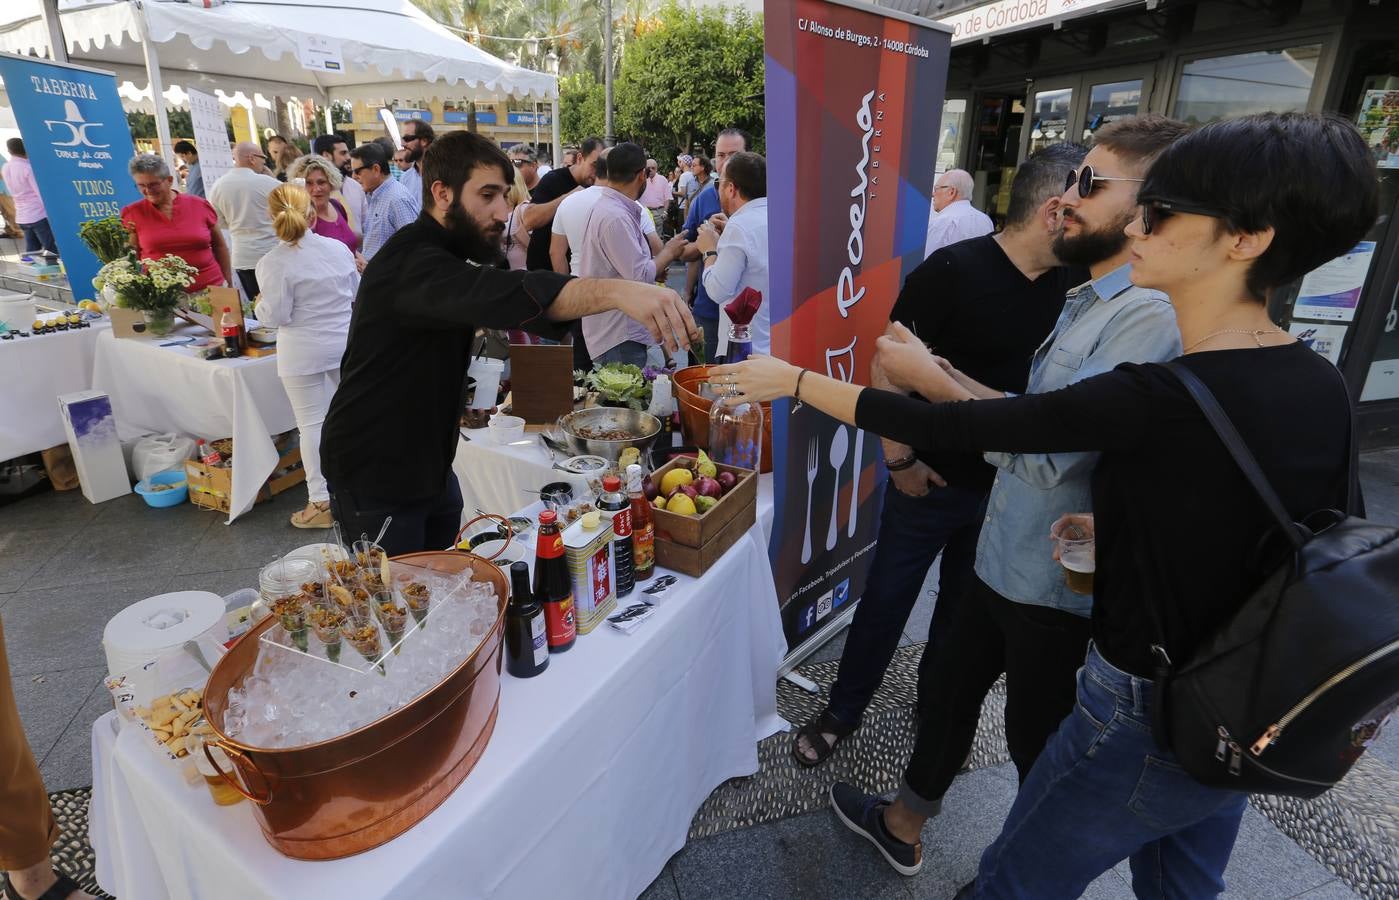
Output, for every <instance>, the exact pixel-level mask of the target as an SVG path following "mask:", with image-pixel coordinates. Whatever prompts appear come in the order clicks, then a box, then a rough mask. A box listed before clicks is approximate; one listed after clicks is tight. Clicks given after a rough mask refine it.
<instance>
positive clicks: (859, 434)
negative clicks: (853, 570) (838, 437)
mask: <svg viewBox="0 0 1399 900" xmlns="http://www.w3.org/2000/svg"><path fill="white" fill-rule="evenodd" d="M864 465H865V431H864V429H863V428H856V429H855V475H854V477H853V478H851V480H850V521H849V522H847V523H846V525H845V536H846V537H854V536H855V519H856V517H857V516H858V515H859V512H860V470H861V469H862V468H864Z"/></svg>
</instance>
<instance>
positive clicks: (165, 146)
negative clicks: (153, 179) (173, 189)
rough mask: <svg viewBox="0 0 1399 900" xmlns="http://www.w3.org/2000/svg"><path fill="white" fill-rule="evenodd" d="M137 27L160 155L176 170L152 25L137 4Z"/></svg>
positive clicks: (144, 10)
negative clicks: (149, 87) (148, 82)
mask: <svg viewBox="0 0 1399 900" xmlns="http://www.w3.org/2000/svg"><path fill="white" fill-rule="evenodd" d="M135 18H136V27H137V28H139V29H140V30H141V55H142V56H144V57H145V58H146V78H147V79H148V80H149V81H150V83H151V106H152V108H153V109H154V110H155V133H156V137H158V138H159V139H160V155H161V156H162V157H164V158H165V163H166V165H168V166H170V170H171V171H172V172H173V171H174V170H175V150H174V147H173V143H172V141H171V140H170V119H169V118H168V117H167V116H166V111H165V85H164V84H162V83H161V80H160V59H159V57H157V56H156V52H155V43H154V42H153V41H152V40H151V29H150V24H149V23H148V22H147V20H146V6H145V4H144V3H137V4H136V17H135Z"/></svg>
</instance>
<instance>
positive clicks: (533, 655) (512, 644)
mask: <svg viewBox="0 0 1399 900" xmlns="http://www.w3.org/2000/svg"><path fill="white" fill-rule="evenodd" d="M546 630H547V629H546V628H545V625H544V610H543V609H541V608H540V606H539V604H538V603H536V602H535V601H534V593H533V591H531V589H530V584H529V565H528V564H527V563H524V562H516V563H513V564H512V565H511V566H510V603H509V604H508V605H507V606H506V607H505V669H506V671H508V672H509V673H510V674H511V675H514V676H515V677H516V678H533V677H534V676H536V675H538V674H539V673H540V672H543V671H544V670H545V669H547V668H549V641H548V635H547V634H546Z"/></svg>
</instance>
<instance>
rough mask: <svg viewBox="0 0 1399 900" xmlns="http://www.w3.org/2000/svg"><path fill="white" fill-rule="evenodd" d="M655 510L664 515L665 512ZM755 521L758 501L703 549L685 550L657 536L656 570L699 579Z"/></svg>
mask: <svg viewBox="0 0 1399 900" xmlns="http://www.w3.org/2000/svg"><path fill="white" fill-rule="evenodd" d="M724 499H725V500H727V499H728V498H727V497H725V498H724ZM715 509H718V507H715ZM656 511H657V512H663V511H664V510H656ZM710 512H713V510H710ZM756 521H758V502H757V500H756V499H754V500H752V501H750V502H749V504H748V505H747V506H746V507H743V508H742V509H740V510H738V511H737V512H736V513H735V514H734V515H733V516H732V517H731V518H730V519H729V521H728V524H726V525H725V526H724V527H722V528H721V529H719V531H718V533H716V534H715V535H714V536H713V538H711V539H710V540H709V541H708V542H707V543H705V544H704V546H702V547H686V546H684V545H682V544H677V543H675V542H674V541H667V540H663V539H662V538H661V537H660V536H659V535H657V537H656V567H657V568H662V569H670V570H671V571H673V572H680V573H681V574H683V575H690V576H692V577H695V578H698V577H699V576H701V575H703V574H704V573H705V572H707V571H709V567H710V566H712V565H714V564H715V563H716V562H718V561H719V558H720V557H721V556H723V555H724V554H725V553H727V552H728V551H729V548H730V547H732V546H733V545H734V544H736V543H738V539H739V538H741V537H743V536H744V535H745V534H747V533H748V529H750V528H752V527H753V523H755V522H756Z"/></svg>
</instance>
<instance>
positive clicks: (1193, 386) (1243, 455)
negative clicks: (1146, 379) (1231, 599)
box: [1165, 360, 1353, 549]
mask: <svg viewBox="0 0 1399 900" xmlns="http://www.w3.org/2000/svg"><path fill="white" fill-rule="evenodd" d="M1165 366H1166V368H1167V369H1169V370H1170V372H1171V374H1173V375H1175V376H1176V378H1178V379H1179V380H1180V383H1181V384H1183V385H1185V389H1186V390H1187V391H1189V392H1190V396H1191V397H1193V398H1194V399H1195V404H1196V405H1197V406H1199V407H1200V412H1202V413H1204V415H1205V419H1206V420H1208V421H1209V423H1210V425H1211V427H1213V428H1214V433H1215V434H1217V435H1219V439H1220V441H1222V442H1223V443H1224V447H1225V449H1227V450H1228V451H1229V455H1230V456H1232V457H1233V458H1234V462H1235V463H1237V464H1238V466H1239V469H1240V470H1241V471H1242V472H1243V473H1244V477H1245V478H1247V479H1248V483H1249V484H1250V485H1252V486H1253V490H1254V493H1256V494H1257V495H1258V498H1259V499H1260V500H1262V501H1263V505H1264V506H1266V507H1267V508H1268V513H1269V514H1270V515H1272V517H1273V518H1274V519H1275V520H1276V521H1277V523H1278V527H1279V528H1281V529H1282V532H1283V534H1285V535H1286V536H1287V539H1288V541H1289V542H1290V543H1291V544H1292V546H1293V548H1294V549H1301V547H1302V546H1303V545H1304V544H1305V543H1306V540H1305V539H1304V538H1303V537H1302V534H1301V532H1300V531H1299V530H1298V528H1297V525H1296V523H1295V522H1293V521H1292V516H1290V515H1289V514H1288V512H1287V508H1286V507H1284V506H1283V505H1282V499H1281V498H1280V497H1278V495H1277V491H1274V490H1273V486H1272V485H1271V484H1269V483H1268V477H1267V476H1266V475H1264V474H1263V469H1262V468H1260V467H1259V465H1258V460H1256V459H1254V456H1253V452H1252V451H1250V450H1249V449H1248V445H1247V444H1245V443H1244V439H1243V437H1242V436H1241V435H1240V434H1239V430H1238V429H1237V428H1235V427H1234V423H1233V421H1231V420H1230V418H1229V414H1228V413H1226V412H1225V411H1224V408H1223V407H1222V406H1220V405H1219V401H1218V400H1216V399H1215V396H1214V394H1213V393H1212V392H1211V391H1210V389H1209V388H1208V387H1206V386H1205V383H1204V382H1203V381H1201V380H1200V378H1199V376H1197V375H1196V374H1195V373H1194V372H1192V371H1190V369H1189V368H1187V367H1186V366H1185V365H1183V364H1182V363H1181V362H1180V361H1179V360H1172V361H1170V362H1168V363H1166V364H1165ZM1347 403H1349V400H1347ZM1352 443H1353V442H1352ZM1352 452H1353V451H1352Z"/></svg>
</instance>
